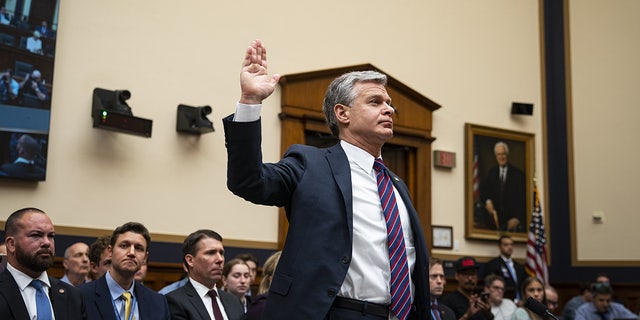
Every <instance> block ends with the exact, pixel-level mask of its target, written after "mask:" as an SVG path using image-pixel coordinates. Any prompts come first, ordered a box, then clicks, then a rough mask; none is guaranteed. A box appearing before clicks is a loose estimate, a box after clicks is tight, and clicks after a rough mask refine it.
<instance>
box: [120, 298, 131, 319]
mask: <svg viewBox="0 0 640 320" xmlns="http://www.w3.org/2000/svg"><path fill="white" fill-rule="evenodd" d="M122 299H123V300H124V318H125V320H129V317H131V292H129V291H125V292H124V293H123V294H122Z"/></svg>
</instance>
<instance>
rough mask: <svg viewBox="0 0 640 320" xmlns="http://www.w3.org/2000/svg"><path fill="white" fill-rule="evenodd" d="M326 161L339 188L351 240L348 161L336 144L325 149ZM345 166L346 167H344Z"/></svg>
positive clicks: (351, 225) (350, 193) (351, 200)
mask: <svg viewBox="0 0 640 320" xmlns="http://www.w3.org/2000/svg"><path fill="white" fill-rule="evenodd" d="M327 161H328V162H329V166H330V167H331V173H332V174H333V178H334V179H335V181H336V183H337V184H338V188H340V192H341V193H342V200H343V201H344V205H345V208H347V216H346V217H345V218H346V219H347V221H346V222H347V225H348V226H349V237H351V238H353V194H352V186H351V168H350V167H349V159H347V154H346V153H345V152H344V149H342V146H340V143H337V144H336V145H334V146H333V147H330V148H328V149H327ZM345 164H347V165H345Z"/></svg>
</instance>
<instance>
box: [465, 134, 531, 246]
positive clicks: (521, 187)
mask: <svg viewBox="0 0 640 320" xmlns="http://www.w3.org/2000/svg"><path fill="white" fill-rule="evenodd" d="M534 154H535V152H534V134H532V133H525V132H517V131H512V130H505V129H497V128H491V127H486V126H480V125H475V124H469V123H467V124H465V209H466V210H465V214H466V220H465V237H466V238H468V239H487V240H497V239H498V238H499V237H500V236H501V235H503V234H508V235H509V236H511V238H513V240H514V241H519V242H524V241H526V240H527V228H528V226H529V222H530V221H531V212H532V209H533V199H532V198H533V195H532V193H533V177H534V172H533V170H534V169H533V168H534V163H535V161H534Z"/></svg>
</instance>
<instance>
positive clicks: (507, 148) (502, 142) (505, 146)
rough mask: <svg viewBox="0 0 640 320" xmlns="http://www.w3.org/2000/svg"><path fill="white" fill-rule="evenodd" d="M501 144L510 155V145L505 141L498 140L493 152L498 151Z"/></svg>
mask: <svg viewBox="0 0 640 320" xmlns="http://www.w3.org/2000/svg"><path fill="white" fill-rule="evenodd" d="M499 146H503V147H504V151H505V152H506V153H507V155H509V146H508V145H507V144H506V143H505V142H504V141H498V142H496V144H495V145H494V146H493V153H496V149H497V148H498V147H499Z"/></svg>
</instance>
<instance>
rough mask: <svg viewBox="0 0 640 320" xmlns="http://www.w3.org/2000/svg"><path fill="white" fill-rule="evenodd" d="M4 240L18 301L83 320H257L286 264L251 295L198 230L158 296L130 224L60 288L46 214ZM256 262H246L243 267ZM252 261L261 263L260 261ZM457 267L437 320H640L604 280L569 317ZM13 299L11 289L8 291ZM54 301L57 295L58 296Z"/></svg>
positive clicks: (78, 263)
mask: <svg viewBox="0 0 640 320" xmlns="http://www.w3.org/2000/svg"><path fill="white" fill-rule="evenodd" d="M5 232H6V234H5V237H6V245H7V257H8V266H7V268H6V270H5V271H3V272H2V273H0V283H2V284H3V285H5V286H7V288H15V290H16V291H18V292H16V293H15V294H16V295H19V296H21V295H22V294H21V293H20V292H19V291H20V289H19V288H18V286H20V285H22V284H23V283H24V284H25V285H26V286H29V282H32V281H41V282H42V283H41V284H40V285H41V286H47V287H49V288H51V289H54V288H56V290H58V291H60V292H63V291H69V293H70V294H69V298H72V297H81V299H83V300H84V303H83V304H82V305H83V306H84V308H86V310H85V309H82V310H76V311H77V312H78V313H81V316H79V317H78V319H103V318H105V317H108V318H112V317H111V316H107V314H109V315H113V316H114V317H115V318H122V319H124V318H127V319H128V318H136V319H138V318H152V319H206V317H204V316H203V315H207V314H208V315H209V317H210V319H219V318H218V317H222V318H220V319H230V320H233V319H259V317H260V314H261V312H262V310H263V309H264V306H265V302H266V301H267V298H268V290H269V286H270V283H271V279H272V276H273V273H274V272H275V268H276V266H277V264H278V258H279V252H276V253H274V254H273V255H272V256H271V257H269V259H267V261H266V262H265V264H264V267H263V278H262V283H261V284H260V289H259V291H258V292H257V294H255V295H251V296H248V295H247V292H250V286H251V284H252V283H253V280H251V266H250V265H249V264H248V263H247V262H246V261H247V260H243V259H241V258H233V259H230V260H228V261H227V260H225V256H224V253H225V251H224V245H223V244H222V241H223V240H222V236H220V235H219V234H218V233H217V232H215V231H213V230H210V229H200V230H196V231H194V232H193V233H191V234H189V235H188V236H187V237H186V238H185V239H184V241H183V244H182V259H183V260H182V263H183V265H184V267H185V270H186V276H185V279H186V280H185V281H181V284H180V285H178V286H175V287H174V288H172V289H171V290H167V292H164V293H163V294H160V293H158V292H155V291H154V290H152V289H150V288H148V287H145V286H144V284H143V280H144V277H145V275H146V267H147V262H148V259H149V253H148V246H149V243H150V235H149V231H148V230H147V228H146V227H145V226H144V225H142V224H140V223H137V222H127V223H125V224H123V225H121V226H119V227H117V228H116V229H115V230H114V231H113V233H112V234H111V235H105V236H101V237H98V238H97V239H96V240H95V241H94V242H93V243H83V242H76V243H73V244H71V245H70V246H68V247H67V248H66V250H65V254H64V261H63V265H64V268H65V274H64V276H63V277H62V278H61V279H53V278H51V277H49V276H47V274H46V270H47V268H49V267H51V266H52V260H51V259H53V252H55V249H54V244H55V242H54V240H53V234H54V232H55V231H54V229H53V223H52V222H51V220H50V218H49V217H48V216H47V215H46V213H44V211H42V210H40V209H36V208H23V209H19V210H17V211H15V212H14V213H12V214H11V215H10V216H9V217H8V219H7V222H6V224H5ZM34 248H35V249H36V250H34ZM24 250H30V251H24ZM250 256H251V255H241V257H245V258H246V257H250ZM248 260H251V261H255V262H256V264H257V259H255V257H254V258H253V259H248ZM454 266H455V280H456V281H457V287H456V288H455V290H453V291H451V292H445V290H444V286H445V284H446V279H445V276H444V268H443V263H442V262H441V261H440V260H438V259H436V258H432V260H431V261H430V265H429V278H430V283H431V284H430V289H431V292H430V293H431V296H432V297H431V298H432V299H431V301H430V302H428V301H427V302H425V303H430V304H431V308H433V312H432V319H433V320H467V319H489V320H498V319H500V320H543V319H544V317H541V316H540V315H539V314H536V313H535V312H532V311H531V310H530V309H528V308H526V307H525V301H527V300H528V299H534V300H536V301H538V302H540V303H541V304H542V305H544V306H547V308H548V310H549V312H552V313H561V314H562V315H563V316H562V319H568V320H571V319H576V320H603V319H604V320H612V319H637V317H638V316H637V315H636V314H634V313H633V312H631V311H629V309H627V308H626V307H625V306H624V305H623V304H620V303H618V302H615V301H612V296H613V288H612V286H611V284H610V281H609V278H608V277H606V275H603V274H600V275H598V277H596V278H595V279H594V280H593V281H592V282H591V284H590V285H589V288H588V290H586V293H584V292H583V294H581V295H580V296H578V299H572V301H573V300H576V301H577V300H580V301H581V303H575V304H572V303H568V304H566V305H565V308H564V310H558V309H556V307H557V300H558V296H557V295H558V293H557V291H555V290H554V289H553V288H552V287H551V286H549V285H546V284H545V283H543V281H542V280H540V279H538V278H535V277H527V278H525V279H524V280H523V281H522V287H521V289H520V296H521V297H522V299H521V300H520V301H519V302H518V303H517V304H516V303H514V302H513V301H512V300H511V299H509V298H506V297H504V292H505V288H506V281H505V279H504V278H503V277H502V276H501V275H499V274H489V275H487V276H486V277H485V278H484V280H483V283H484V286H483V287H479V286H478V285H479V283H478V270H479V269H480V268H481V267H480V264H478V263H477V261H476V259H475V258H473V257H470V256H466V257H462V258H460V259H458V260H457V261H455V263H454ZM34 279H35V280H34ZM12 283H16V284H17V286H15V287H14V286H13V285H12ZM61 283H64V284H61ZM220 284H222V286H220ZM76 288H77V289H76ZM10 290H13V289H7V291H6V292H9V291H10ZM29 290H31V291H37V290H40V289H38V288H36V286H34V287H28V291H29ZM6 292H5V293H6ZM50 294H53V293H51V291H50ZM585 297H586V298H585ZM52 301H53V299H52ZM3 303H5V300H3V299H0V310H12V312H17V311H15V310H18V309H19V308H20V306H12V307H10V308H9V307H7V306H4V305H3ZM51 303H52V304H51V308H50V310H49V312H51V310H52V311H53V312H54V314H55V315H56V318H61V319H62V318H64V317H62V316H61V315H63V314H66V315H68V314H75V313H74V312H76V311H73V312H72V311H70V310H66V311H64V312H66V313H62V312H63V311H62V310H61V309H63V308H70V307H71V306H73V305H75V304H74V303H67V304H64V305H56V304H55V303H53V302H51ZM78 305H79V304H78ZM570 308H573V309H574V311H572V310H569V309H570ZM20 312H25V313H24V314H25V315H26V314H28V315H37V316H38V317H40V312H42V311H41V310H38V309H37V308H35V305H32V304H29V303H27V304H25V306H24V310H22V311H20ZM74 319H75V317H74Z"/></svg>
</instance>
